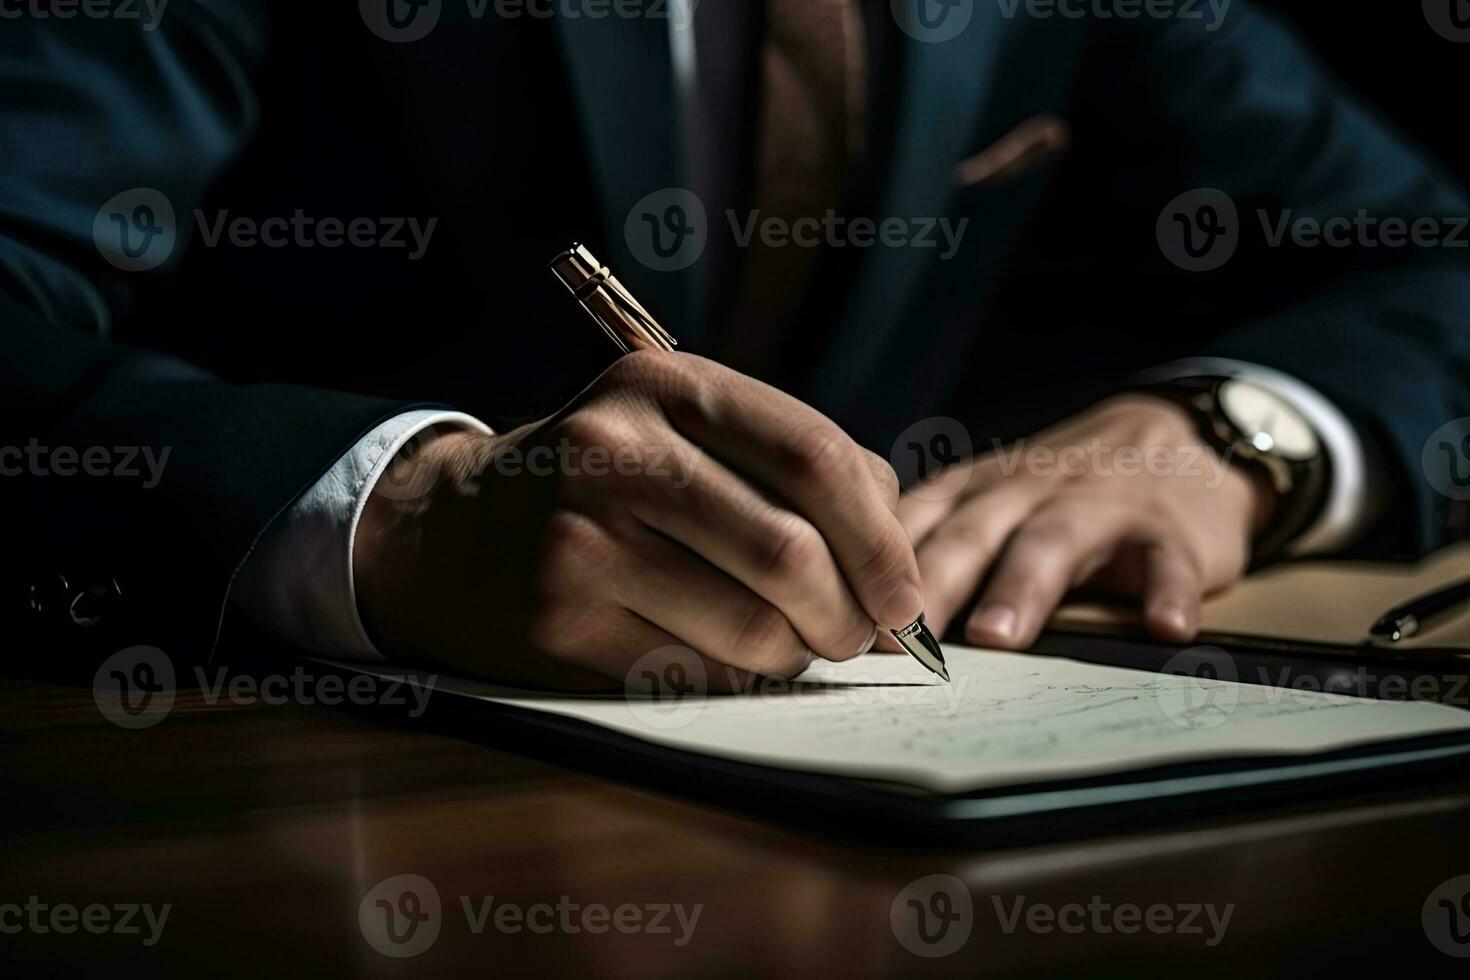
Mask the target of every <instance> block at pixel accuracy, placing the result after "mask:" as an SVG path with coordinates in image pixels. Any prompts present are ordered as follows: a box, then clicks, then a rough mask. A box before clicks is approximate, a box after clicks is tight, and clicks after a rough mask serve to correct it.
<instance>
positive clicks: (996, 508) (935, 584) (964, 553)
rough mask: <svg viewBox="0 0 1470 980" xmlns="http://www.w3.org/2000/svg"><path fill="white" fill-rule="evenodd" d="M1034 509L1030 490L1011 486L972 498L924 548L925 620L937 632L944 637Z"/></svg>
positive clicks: (939, 527)
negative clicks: (1004, 548)
mask: <svg viewBox="0 0 1470 980" xmlns="http://www.w3.org/2000/svg"><path fill="white" fill-rule="evenodd" d="M1033 506H1034V500H1033V495H1032V494H1031V493H1029V492H1028V491H1027V489H1026V488H1025V487H1023V486H1020V485H1018V484H1009V485H1007V486H1004V487H1000V488H997V489H996V490H994V491H992V492H990V493H987V494H981V495H979V496H976V497H971V498H969V499H968V500H966V501H965V502H964V503H963V504H961V505H960V507H959V508H957V509H956V510H955V511H954V512H953V513H952V514H951V515H950V516H949V517H948V518H946V519H945V520H943V521H941V522H940V523H939V524H938V525H937V526H935V527H934V529H933V531H932V532H930V534H929V536H928V537H926V538H924V539H923V541H922V542H921V543H920V544H919V548H918V562H919V574H920V575H921V576H922V577H923V580H924V600H925V603H926V604H927V606H928V608H927V610H926V613H925V618H926V619H927V621H928V622H929V625H930V628H931V629H933V630H934V631H935V632H936V633H938V634H939V635H941V636H942V635H944V631H945V629H947V628H948V626H949V623H950V621H951V620H953V619H954V617H955V614H956V613H957V612H959V610H960V609H961V608H962V607H963V605H964V604H965V603H966V602H968V601H969V599H970V597H971V596H972V595H974V594H975V590H976V589H977V588H979V587H980V583H981V581H982V580H983V579H984V577H985V573H986V572H987V571H989V569H990V566H991V564H992V562H994V561H995V557H996V555H998V554H999V553H1000V550H1001V548H1002V547H1003V546H1004V545H1005V542H1006V539H1007V538H1009V537H1010V535H1011V533H1012V532H1013V531H1014V530H1015V529H1016V527H1017V526H1019V525H1020V524H1021V522H1022V521H1024V520H1025V519H1026V517H1027V516H1028V515H1029V514H1030V513H1031V509H1032V507H1033Z"/></svg>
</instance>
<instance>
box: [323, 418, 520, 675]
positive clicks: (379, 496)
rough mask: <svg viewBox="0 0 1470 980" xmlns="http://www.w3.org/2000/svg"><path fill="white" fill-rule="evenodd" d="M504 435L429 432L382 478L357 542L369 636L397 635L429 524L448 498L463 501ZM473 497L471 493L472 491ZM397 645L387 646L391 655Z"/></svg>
mask: <svg viewBox="0 0 1470 980" xmlns="http://www.w3.org/2000/svg"><path fill="white" fill-rule="evenodd" d="M496 438H497V437H495V436H490V435H485V434H483V433H480V432H476V431H474V430H472V429H465V428H458V427H456V428H451V429H444V430H434V429H426V430H424V431H423V432H422V433H420V434H419V435H418V436H416V437H414V438H413V439H411V440H409V442H408V443H406V444H405V445H404V446H403V447H401V448H400V449H399V450H398V452H397V453H396V454H395V455H394V458H393V460H392V461H391V462H390V463H389V464H388V466H387V468H386V469H384V470H383V472H382V473H380V474H379V475H378V478H377V480H376V481H375V483H374V485H373V488H372V490H371V491H369V493H368V494H367V499H366V500H365V502H364V503H363V507H362V511H361V513H360V515H359V516H358V520H357V526H356V529H355V531H354V534H353V542H352V575H353V589H354V593H355V598H356V601H357V608H358V614H359V616H360V618H361V619H362V622H363V626H364V627H365V628H366V629H367V632H368V635H369V636H370V637H371V638H372V639H373V640H374V642H375V643H379V644H381V643H382V641H383V640H384V638H385V636H391V634H393V633H394V632H396V631H395V630H394V629H393V628H392V626H391V621H392V619H393V614H392V611H391V610H392V605H393V602H394V597H395V596H398V597H401V596H402V595H403V590H404V588H405V587H406V585H407V580H408V579H411V578H412V577H413V576H415V575H417V574H422V572H423V569H422V567H421V565H420V561H419V559H420V557H421V554H422V551H423V544H424V534H423V522H424V519H425V517H426V515H427V514H428V513H429V511H430V510H432V509H433V507H434V506H435V503H436V501H438V500H440V499H441V498H442V497H443V496H444V495H445V494H446V493H448V494H454V495H456V496H462V495H464V494H465V493H466V490H467V484H468V483H469V481H470V478H471V477H472V475H473V474H474V473H475V472H476V471H477V468H476V466H475V460H476V459H479V458H481V456H482V454H483V452H485V449H484V447H485V446H486V445H487V444H490V443H493V441H494V440H495V439H496ZM471 492H472V491H471ZM393 646H394V644H392V643H391V642H389V643H388V644H387V646H386V647H382V649H384V652H388V651H389V649H391V648H392V647H393Z"/></svg>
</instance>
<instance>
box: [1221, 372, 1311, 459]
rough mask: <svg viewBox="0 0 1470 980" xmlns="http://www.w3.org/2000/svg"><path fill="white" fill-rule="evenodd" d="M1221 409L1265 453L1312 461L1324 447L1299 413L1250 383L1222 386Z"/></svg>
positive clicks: (1236, 382)
mask: <svg viewBox="0 0 1470 980" xmlns="http://www.w3.org/2000/svg"><path fill="white" fill-rule="evenodd" d="M1219 400H1220V410H1221V411H1222V412H1224V413H1225V417H1226V418H1228V419H1229V420H1230V422H1231V424H1232V425H1234V426H1235V427H1236V428H1237V429H1239V430H1240V431H1241V433H1243V434H1244V435H1245V437H1246V439H1247V440H1249V441H1250V443H1251V445H1253V446H1255V447H1256V450H1257V451H1258V452H1260V453H1262V454H1266V455H1272V456H1280V457H1283V458H1285V459H1290V460H1299V461H1304V460H1309V459H1312V458H1314V457H1316V456H1317V454H1318V453H1319V452H1320V450H1321V446H1320V444H1319V443H1318V441H1317V433H1316V432H1314V431H1313V430H1312V427H1311V425H1309V424H1308V423H1307V420H1306V419H1304V418H1302V415H1301V413H1300V412H1298V411H1297V410H1296V409H1295V408H1292V407H1291V405H1290V404H1289V403H1288V402H1286V401H1285V400H1284V399H1282V398H1278V397H1277V396H1276V395H1275V394H1273V393H1272V392H1269V391H1267V390H1266V389H1264V388H1260V387H1257V386H1256V385H1253V384H1251V383H1250V382H1248V381H1227V382H1225V383H1224V384H1222V385H1221V386H1220V396H1219Z"/></svg>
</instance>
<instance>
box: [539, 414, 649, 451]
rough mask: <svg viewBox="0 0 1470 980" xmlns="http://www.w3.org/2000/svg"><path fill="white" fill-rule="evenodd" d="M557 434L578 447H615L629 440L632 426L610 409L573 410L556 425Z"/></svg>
mask: <svg viewBox="0 0 1470 980" xmlns="http://www.w3.org/2000/svg"><path fill="white" fill-rule="evenodd" d="M555 434H556V436H557V438H559V439H565V440H566V441H567V442H568V443H570V444H571V445H573V446H578V447H584V448H585V447H589V446H597V447H600V448H604V449H615V448H616V447H618V446H621V445H624V444H625V443H627V442H628V441H629V438H630V436H631V427H630V426H627V425H626V424H624V423H622V422H620V421H618V419H617V418H616V417H615V416H614V415H613V413H611V412H608V411H594V410H584V411H580V412H573V413H572V414H570V415H568V416H567V417H566V418H564V419H562V420H561V422H560V423H559V424H558V425H557V427H556V433H555Z"/></svg>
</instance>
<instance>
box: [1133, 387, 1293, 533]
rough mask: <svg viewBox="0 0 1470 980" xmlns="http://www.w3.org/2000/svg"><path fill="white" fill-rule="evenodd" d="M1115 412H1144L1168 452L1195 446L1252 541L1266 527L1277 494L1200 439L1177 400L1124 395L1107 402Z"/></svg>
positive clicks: (1263, 478)
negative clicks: (1159, 426)
mask: <svg viewBox="0 0 1470 980" xmlns="http://www.w3.org/2000/svg"><path fill="white" fill-rule="evenodd" d="M1108 404H1110V405H1112V406H1116V407H1117V408H1119V409H1124V410H1131V411H1133V412H1137V413H1147V414H1149V415H1151V416H1153V417H1154V419H1155V420H1156V421H1155V424H1156V425H1161V426H1163V428H1162V429H1161V430H1160V431H1161V432H1163V433H1164V436H1163V438H1164V440H1165V441H1163V442H1160V443H1159V444H1161V445H1167V446H1169V448H1171V449H1178V448H1180V447H1182V446H1186V445H1187V446H1196V447H1198V448H1199V450H1200V451H1201V452H1203V453H1204V454H1205V455H1206V457H1207V459H1208V463H1207V464H1206V465H1205V466H1204V467H1202V469H1203V470H1204V472H1205V473H1206V474H1219V476H1218V477H1217V479H1218V480H1219V483H1218V486H1219V487H1220V490H1221V492H1222V493H1223V494H1224V495H1225V496H1226V498H1227V499H1228V501H1229V507H1228V509H1229V511H1230V512H1231V513H1233V514H1238V515H1240V520H1241V524H1242V526H1243V527H1245V528H1246V530H1247V533H1248V534H1249V535H1250V537H1251V539H1252V540H1254V539H1255V538H1257V537H1258V536H1259V535H1260V534H1261V533H1262V532H1264V531H1265V530H1266V528H1267V527H1269V526H1270V524H1271V520H1272V518H1273V517H1275V515H1276V512H1277V507H1278V504H1279V502H1280V495H1279V494H1278V493H1277V491H1276V488H1275V487H1274V486H1273V485H1272V483H1271V481H1270V479H1269V478H1268V477H1267V476H1266V475H1265V474H1264V473H1262V472H1260V471H1259V470H1258V469H1257V468H1256V467H1253V466H1245V465H1241V462H1240V461H1238V460H1237V459H1235V458H1234V454H1232V453H1229V452H1228V451H1227V452H1226V453H1223V454H1222V453H1220V452H1218V451H1217V450H1216V449H1215V447H1214V446H1211V445H1209V444H1207V443H1205V442H1204V441H1203V440H1202V439H1201V433H1200V426H1199V423H1198V421H1197V420H1196V418H1195V417H1194V416H1193V415H1192V414H1191V413H1190V412H1189V410H1188V409H1186V408H1185V407H1184V406H1182V405H1181V404H1180V403H1179V402H1178V401H1177V400H1174V399H1171V398H1169V397H1167V396H1165V395H1161V394H1156V393H1154V392H1151V391H1140V392H1128V393H1126V394H1122V395H1119V396H1117V397H1115V398H1113V399H1111V400H1110V401H1109V403H1108Z"/></svg>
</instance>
